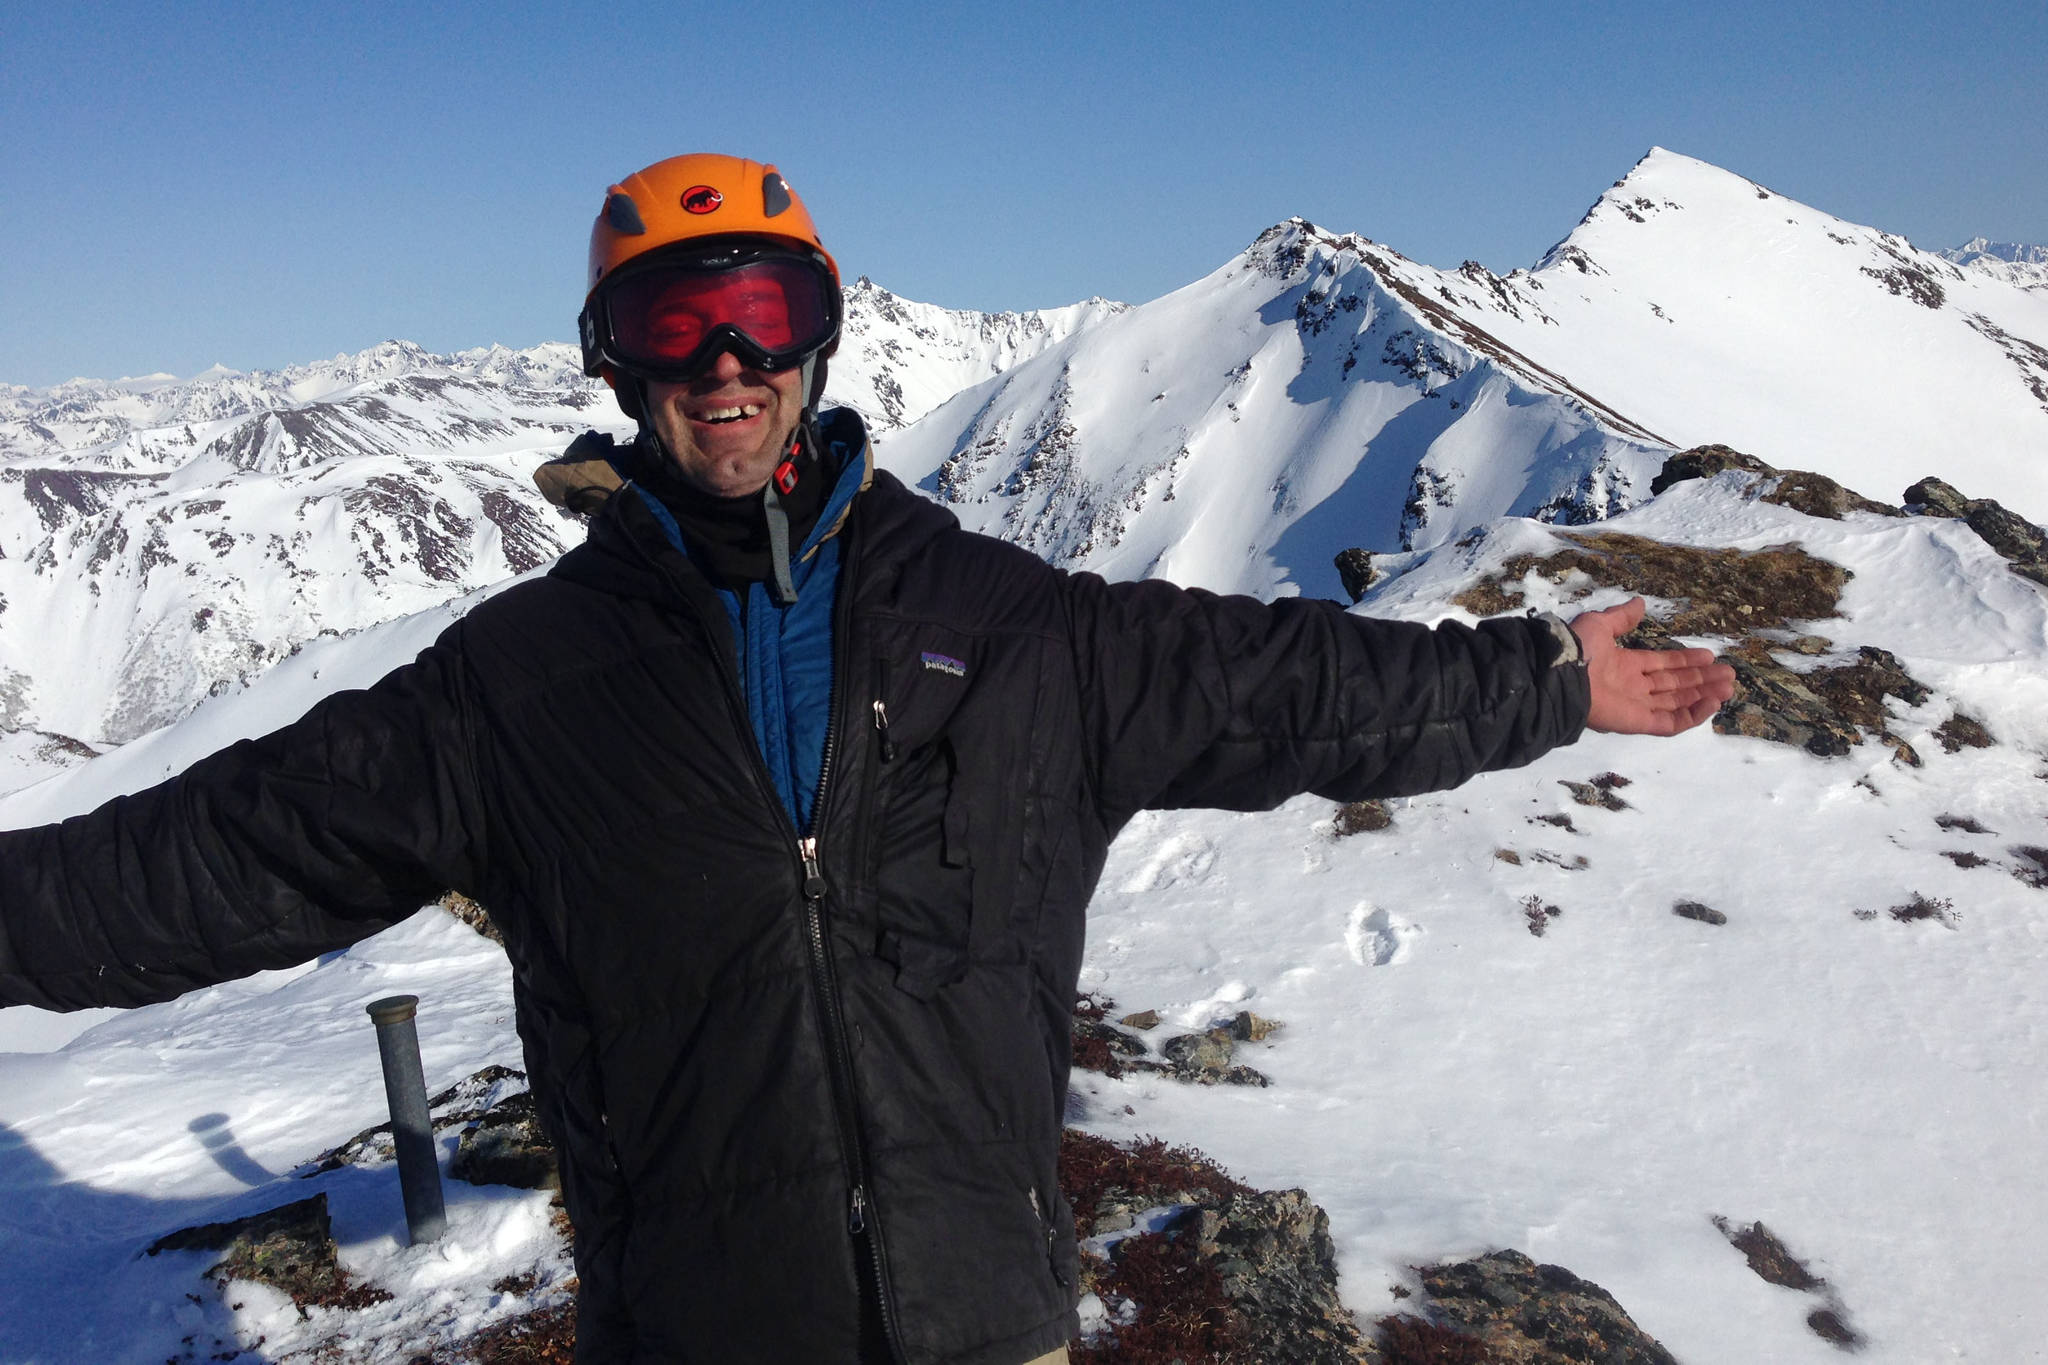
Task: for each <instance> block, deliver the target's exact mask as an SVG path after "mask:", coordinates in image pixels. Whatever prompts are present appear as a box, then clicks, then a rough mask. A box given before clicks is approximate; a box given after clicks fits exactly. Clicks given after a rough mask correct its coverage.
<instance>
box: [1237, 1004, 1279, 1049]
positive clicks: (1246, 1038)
mask: <svg viewBox="0 0 2048 1365" xmlns="http://www.w3.org/2000/svg"><path fill="white" fill-rule="evenodd" d="M1223 1027H1224V1028H1225V1029H1226V1030H1228V1031H1229V1033H1230V1036H1231V1037H1232V1038H1235V1039H1236V1040H1237V1041H1238V1042H1240V1043H1263V1042H1265V1041H1266V1040H1267V1039H1268V1038H1270V1037H1272V1036H1273V1035H1274V1034H1276V1033H1278V1032H1279V1031H1280V1030H1281V1029H1283V1028H1285V1027H1286V1025H1285V1024H1282V1023H1281V1022H1280V1021H1279V1020H1278V1019H1264V1018H1261V1017H1260V1016H1258V1015H1256V1014H1253V1013H1252V1012H1251V1011H1250V1010H1239V1011H1238V1012H1237V1013H1236V1014H1233V1015H1232V1016H1231V1017H1230V1022H1229V1023H1227V1024H1225V1025H1224V1026H1223Z"/></svg>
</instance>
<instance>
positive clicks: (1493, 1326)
mask: <svg viewBox="0 0 2048 1365" xmlns="http://www.w3.org/2000/svg"><path fill="white" fill-rule="evenodd" d="M1420 1273H1421V1276H1422V1287H1423V1289H1424V1290H1425V1291H1426V1292H1427V1293H1428V1296H1429V1301H1428V1303H1427V1304H1426V1308H1427V1311H1428V1312H1429V1314H1430V1316H1431V1319H1433V1320H1434V1321H1435V1322H1436V1323H1437V1324H1438V1325H1439V1326H1441V1327H1446V1328H1449V1329H1450V1330H1451V1331H1453V1332H1456V1333H1459V1334H1461V1335H1463V1336H1466V1337H1468V1338H1471V1339H1473V1340H1474V1341H1476V1342H1477V1344H1478V1346H1479V1347H1480V1350H1481V1351H1482V1352H1483V1354H1471V1355H1466V1356H1465V1357H1463V1358H1464V1359H1466V1360H1471V1361H1485V1362H1489V1365H1578V1362H1585V1361H1598V1362H1600V1363H1601V1365H1677V1362H1676V1360H1675V1359H1674V1358H1673V1356H1672V1355H1671V1353H1670V1352H1669V1351H1667V1350H1665V1349H1664V1348H1663V1346H1661V1345H1659V1344H1658V1342H1657V1340H1656V1339H1655V1338H1654V1337H1651V1336H1649V1335H1648V1334H1647V1333H1645V1332H1644V1331H1643V1330H1642V1329H1641V1328H1640V1327H1638V1326H1636V1325H1635V1323H1634V1322H1633V1321H1632V1320H1631V1319H1630V1318H1629V1315H1628V1314H1627V1313H1626V1312H1624V1311H1623V1310H1622V1307H1621V1305H1620V1304H1619V1303H1617V1302H1615V1299H1614V1296H1613V1295H1612V1294H1609V1293H1608V1292H1607V1291H1606V1290H1604V1289H1602V1288H1601V1287H1600V1286H1599V1285H1597V1284H1594V1283H1593V1282H1592V1281H1590V1280H1582V1279H1580V1278H1579V1277H1578V1276H1577V1275H1574V1274H1573V1273H1572V1272H1571V1271H1569V1270H1566V1269H1565V1268H1564V1267H1563V1266H1556V1265H1538V1264H1537V1263H1536V1262H1534V1261H1532V1260H1530V1259H1529V1258H1528V1257H1527V1256H1524V1255H1523V1254H1522V1253H1521V1252H1519V1251H1496V1252H1494V1253H1492V1254H1491V1255H1487V1256H1481V1257H1479V1258H1478V1259H1476V1260H1471V1261H1457V1262H1453V1263H1450V1264H1446V1265H1434V1266H1425V1267H1422V1268H1421V1272H1420ZM1392 1321H1394V1322H1399V1321H1400V1319H1398V1318H1396V1319H1393V1320H1392ZM1383 1330H1384V1328H1383ZM1390 1335H1391V1333H1390ZM1376 1358H1377V1359H1378V1360H1380V1361H1381V1362H1382V1365H1395V1359H1396V1358H1394V1357H1391V1356H1386V1355H1381V1356H1378V1357H1376ZM1437 1358H1438V1359H1449V1360H1456V1359H1458V1358H1459V1357H1457V1356H1454V1355H1443V1356H1439V1357H1437ZM1411 1359H1412V1357H1411Z"/></svg>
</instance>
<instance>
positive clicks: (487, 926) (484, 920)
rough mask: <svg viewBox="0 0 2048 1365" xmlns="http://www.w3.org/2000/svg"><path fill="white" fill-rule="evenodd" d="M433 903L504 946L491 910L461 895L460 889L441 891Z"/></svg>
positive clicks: (503, 938) (501, 934) (502, 935)
mask: <svg viewBox="0 0 2048 1365" xmlns="http://www.w3.org/2000/svg"><path fill="white" fill-rule="evenodd" d="M435 904H437V905H439V906H440V907H441V908H442V909H443V910H446V911H447V912H448V913H449V914H451V915H453V916H455V918H457V919H459V920H461V921H462V922H463V923H464V924H467V925H468V926H469V927H470V928H472V929H474V930H476V931H477V932H478V933H479V934H482V935H483V936H484V937H485V938H487V939H489V940H490V941H491V942H493V943H495V944H498V945H499V946H500V947H502V946H504V942H505V935H504V934H503V933H502V932H500V931H499V929H498V926H497V925H496V924H495V923H494V922H493V921H492V919H491V912H490V911H488V910H486V909H484V908H483V906H482V905H480V904H478V903H477V902H476V901H473V900H471V899H470V898H469V897H467V896H465V895H463V894H462V893H461V892H460V891H444V892H442V893H441V899H440V900H439V901H436V902H435Z"/></svg>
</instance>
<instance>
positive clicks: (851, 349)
mask: <svg viewBox="0 0 2048 1365" xmlns="http://www.w3.org/2000/svg"><path fill="white" fill-rule="evenodd" d="M1124 307H1125V305H1123V304H1121V303H1112V302H1111V301H1109V300H1108V299H1100V298H1095V299H1089V300H1087V301H1086V302H1083V303H1076V304H1070V305H1068V306H1067V307H1065V308H1047V309H1039V310H1035V311H1032V312H1021V313H1012V312H1001V313H977V312H973V311H971V310H966V309H952V308H940V307H938V306H937V305H935V304H929V303H917V302H914V301H913V300H910V299H906V298H903V297H902V296H900V295H897V294H892V293H890V292H889V291H888V290H887V289H884V288H882V287H881V286H880V285H878V284H876V283H874V282H873V281H872V280H870V279H868V278H867V277H866V276H865V275H863V276H861V277H860V278H859V279H857V280H855V281H854V282H853V284H851V285H850V286H848V287H847V290H846V325H845V330H844V333H843V335H842V339H841V341H840V344H839V353H838V354H837V355H835V356H834V357H833V359H832V363H831V369H830V371H829V376H830V378H829V386H828V390H827V395H828V397H829V398H830V400H831V401H832V402H834V403H839V404H843V405H844V406H847V407H850V408H853V409H855V410H856V411H858V412H859V413H860V414H861V416H862V417H864V418H866V419H867V423H868V427H869V429H870V430H872V431H875V432H878V433H879V432H887V431H894V430H895V429H897V428H898V427H903V426H908V425H909V424H910V423H912V422H915V421H916V420H917V419H918V418H920V417H922V416H924V415H925V414H926V413H927V412H930V411H931V410H932V409H933V408H935V407H937V406H938V405H939V404H940V403H942V402H944V401H945V400H946V399H948V398H951V397H952V396H953V395H954V394H956V393H958V392H959V391H960V390H962V389H964V388H967V387H969V386H970V385H974V384H979V383H981V382H982V381H983V380H986V379H990V378H992V377H994V376H995V375H997V374H1000V373H1002V372H1003V371H1004V370H1007V369H1009V368H1010V367H1011V366H1013V365H1015V364H1017V363H1018V362H1019V361H1021V360H1027V359H1029V358H1030V357H1032V356H1035V355H1037V354H1039V353H1040V352H1042V351H1044V350H1045V349H1046V348H1047V347H1049V346H1051V345H1052V344H1054V343H1055V342H1058V341H1060V340H1062V339H1064V338H1066V337H1068V336H1071V335H1072V334H1073V333H1074V332H1076V331H1078V330H1080V329H1081V328H1084V327H1088V326H1091V325H1093V324H1094V323H1097V322H1100V321H1101V320H1102V319H1104V318H1107V317H1114V316H1115V315H1116V314H1118V313H1120V312H1122V311H1123V310H1124Z"/></svg>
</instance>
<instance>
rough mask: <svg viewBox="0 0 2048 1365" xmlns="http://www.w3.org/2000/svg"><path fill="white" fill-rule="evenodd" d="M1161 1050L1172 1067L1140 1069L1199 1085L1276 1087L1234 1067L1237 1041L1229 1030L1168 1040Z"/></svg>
mask: <svg viewBox="0 0 2048 1365" xmlns="http://www.w3.org/2000/svg"><path fill="white" fill-rule="evenodd" d="M1247 1017H1249V1016H1247ZM1159 1050H1160V1052H1161V1053H1162V1054H1163V1055H1164V1056H1165V1058H1166V1060H1167V1062H1168V1063H1169V1065H1167V1066H1163V1067H1162V1066H1158V1065H1157V1064H1152V1065H1146V1064H1144V1063H1140V1064H1138V1068H1137V1069H1139V1070H1145V1071H1164V1072H1167V1073H1169V1074H1171V1075H1172V1076H1174V1077H1175V1078H1177V1079H1179V1080H1183V1081H1193V1082H1194V1083H1195V1084H1196V1085H1217V1084H1222V1085H1260V1086H1263V1085H1270V1084H1271V1083H1272V1082H1271V1081H1270V1080H1269V1079H1268V1078H1267V1077H1266V1076H1265V1074H1264V1073H1262V1072H1259V1071H1255V1070H1253V1069H1252V1068H1251V1067H1248V1066H1241V1065H1237V1064H1235V1063H1234V1061H1233V1057H1234V1055H1235V1053H1236V1051H1237V1038H1236V1037H1235V1036H1234V1035H1233V1033H1232V1031H1231V1030H1230V1029H1229V1028H1214V1029H1210V1030H1209V1031H1208V1032H1206V1033H1183V1034H1181V1035H1179V1036H1178V1037H1174V1038H1169V1039H1167V1040H1166V1042H1165V1043H1164V1044H1162V1045H1161V1046H1160V1049H1159Z"/></svg>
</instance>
